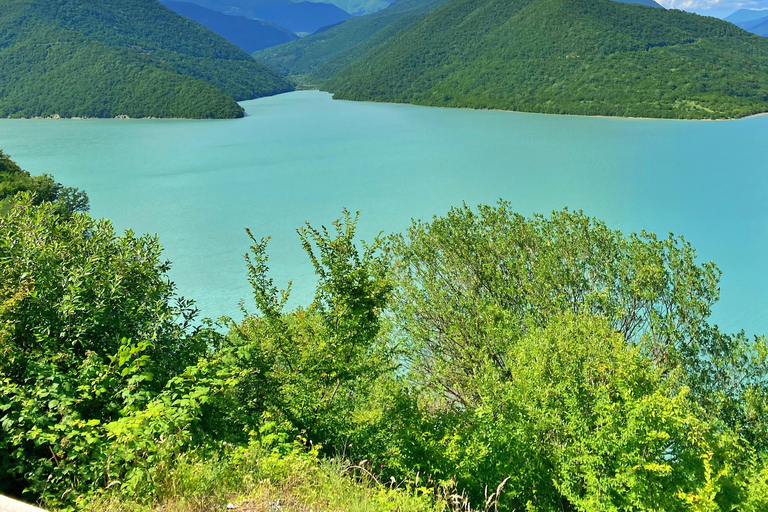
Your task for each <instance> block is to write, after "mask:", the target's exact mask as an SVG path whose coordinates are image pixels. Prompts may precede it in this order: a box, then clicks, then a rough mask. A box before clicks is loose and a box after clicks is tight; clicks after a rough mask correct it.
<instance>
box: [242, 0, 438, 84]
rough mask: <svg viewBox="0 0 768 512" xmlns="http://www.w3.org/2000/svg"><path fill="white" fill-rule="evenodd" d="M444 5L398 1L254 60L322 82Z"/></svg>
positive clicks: (425, 0)
mask: <svg viewBox="0 0 768 512" xmlns="http://www.w3.org/2000/svg"><path fill="white" fill-rule="evenodd" d="M446 1H447V0H399V1H397V2H395V3H393V4H392V5H390V6H389V7H387V8H385V9H383V10H381V11H379V12H377V13H374V14H369V15H367V16H359V17H355V18H351V19H349V20H346V21H344V22H343V23H339V24H337V25H334V26H332V27H330V28H327V29H325V30H322V31H318V32H317V33H315V34H313V35H311V36H307V37H304V38H301V39H299V40H297V41H293V42H290V43H286V44H283V45H280V46H276V47H272V48H267V49H265V50H261V51H258V52H256V53H254V57H256V59H257V60H260V61H262V62H264V63H265V64H267V65H268V66H270V67H272V68H273V69H276V70H278V71H280V72H282V73H283V74H285V75H289V76H292V77H293V78H298V77H297V75H299V76H301V77H302V78H303V79H304V81H308V82H309V83H318V82H322V81H323V80H325V79H327V78H330V77H332V76H333V75H335V74H336V73H338V72H339V71H341V70H342V69H343V68H345V67H346V66H348V65H349V64H351V63H352V62H354V61H355V60H357V59H359V58H361V57H362V56H364V55H366V54H367V53H368V52H369V51H370V50H371V49H372V48H375V47H376V46H378V45H380V44H381V43H383V42H384V41H386V40H388V39H389V38H390V37H392V36H393V35H395V34H396V33H398V32H399V31H401V30H403V29H405V28H406V27H408V26H410V25H411V24H412V23H414V22H415V21H416V20H418V19H419V18H420V17H421V16H422V15H423V14H424V13H427V12H429V11H431V10H432V9H435V8H436V7H437V6H438V5H441V4H443V3H445V2H446Z"/></svg>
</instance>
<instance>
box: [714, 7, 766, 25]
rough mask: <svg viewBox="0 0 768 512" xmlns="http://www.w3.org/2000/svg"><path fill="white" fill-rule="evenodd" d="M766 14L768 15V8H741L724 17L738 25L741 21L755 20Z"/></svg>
mask: <svg viewBox="0 0 768 512" xmlns="http://www.w3.org/2000/svg"><path fill="white" fill-rule="evenodd" d="M766 16H768V9H763V10H756V9H739V10H738V11H736V12H734V13H733V14H731V15H730V16H727V17H726V18H724V19H725V21H730V22H731V23H735V24H737V25H738V24H739V23H744V22H745V21H754V20H757V19H760V18H765V17H766Z"/></svg>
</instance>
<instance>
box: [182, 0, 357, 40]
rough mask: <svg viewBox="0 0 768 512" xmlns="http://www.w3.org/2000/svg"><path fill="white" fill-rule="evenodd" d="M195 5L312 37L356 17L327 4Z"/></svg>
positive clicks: (247, 0)
mask: <svg viewBox="0 0 768 512" xmlns="http://www.w3.org/2000/svg"><path fill="white" fill-rule="evenodd" d="M190 1H191V2H192V3H194V4H197V5H200V6H202V7H205V8H206V9H211V10H214V11H218V12H222V13H224V14H230V15H235V16H242V17H244V18H249V19H258V20H264V21H269V22H271V23H275V24H277V25H280V26H281V27H285V28H287V29H289V30H291V31H293V32H295V33H297V34H312V33H313V32H315V31H316V30H317V29H319V28H321V27H326V26H328V25H333V24H334V23H339V22H340V21H344V20H346V19H348V18H351V17H352V15H351V14H349V13H348V12H346V11H344V10H343V9H340V8H338V7H336V6H335V5H331V4H327V3H313V2H293V1H291V0H190Z"/></svg>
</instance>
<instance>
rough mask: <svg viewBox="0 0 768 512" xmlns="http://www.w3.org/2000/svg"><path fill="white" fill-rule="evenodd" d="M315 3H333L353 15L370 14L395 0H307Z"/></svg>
mask: <svg viewBox="0 0 768 512" xmlns="http://www.w3.org/2000/svg"><path fill="white" fill-rule="evenodd" d="M307 1H309V2H315V3H327V4H333V5H335V6H336V7H338V8H339V9H344V10H345V11H347V12H348V13H350V14H354V15H355V16H362V15H364V14H371V13H374V12H377V11H380V10H382V9H384V8H385V7H387V6H388V5H390V4H391V3H392V2H394V1H395V0H307Z"/></svg>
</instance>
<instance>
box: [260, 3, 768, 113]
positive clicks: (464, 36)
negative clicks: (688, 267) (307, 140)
mask: <svg viewBox="0 0 768 512" xmlns="http://www.w3.org/2000/svg"><path fill="white" fill-rule="evenodd" d="M406 6H407V7H409V9H405V7H406ZM398 9H399V10H398ZM409 13H410V14H411V15H409ZM255 56H256V57H257V58H259V59H261V60H263V61H264V62H267V63H269V64H271V65H273V66H274V67H275V68H277V69H278V70H279V71H281V72H282V73H284V74H287V75H303V76H302V77H301V80H303V81H304V82H305V83H319V84H322V88H323V89H324V90H328V91H331V92H333V93H334V97H335V98H339V99H350V100H366V101H388V102H400V103H415V104H420V105H434V106H448V107H471V108H483V109H506V110H519V111H530V112H547V113H557V114H585V115H606V116H636V117H668V118H692V119H717V118H733V117H740V116H744V115H749V114H754V113H758V112H766V111H768V100H767V98H768V41H765V40H763V39H762V38H757V37H755V36H754V35H751V34H748V33H746V32H744V31H743V30H741V29H739V28H738V27H735V26H734V25H732V24H730V23H726V22H724V21H722V20H718V19H715V18H711V17H704V16H698V15H695V14H690V13H685V12H682V11H678V10H665V9H659V8H650V7H646V6H641V5H630V4H626V3H620V2H615V1H610V0H451V1H448V2H447V3H445V2H440V1H439V0H438V1H435V2H430V1H429V0H411V1H410V2H408V1H407V0H400V1H398V2H396V3H395V4H393V5H392V6H390V7H388V8H387V9H384V10H382V11H380V12H378V13H376V14H374V15H370V16H366V17H364V18H360V19H354V20H348V21H346V22H344V23H341V24H339V25H338V26H336V27H333V28H331V29H329V30H327V31H325V32H322V33H320V34H317V35H315V36H312V37H311V38H305V39H302V40H298V41H293V42H291V43H287V44H285V45H281V46H277V47H274V48H268V49H266V50H262V51H260V52H258V53H256V54H255Z"/></svg>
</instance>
